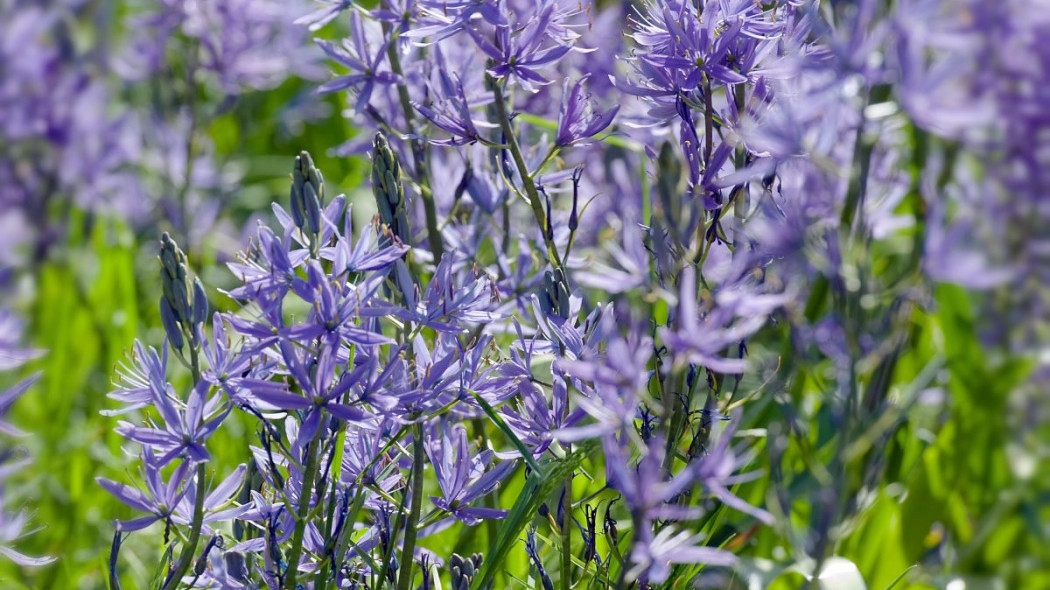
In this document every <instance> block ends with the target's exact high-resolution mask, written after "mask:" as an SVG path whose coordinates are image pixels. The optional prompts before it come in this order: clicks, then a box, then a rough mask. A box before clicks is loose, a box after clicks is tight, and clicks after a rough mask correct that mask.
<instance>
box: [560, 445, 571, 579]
mask: <svg viewBox="0 0 1050 590" xmlns="http://www.w3.org/2000/svg"><path fill="white" fill-rule="evenodd" d="M567 450H568V449H566V451H567ZM566 454H568V453H566ZM571 587H572V471H570V472H569V474H568V475H566V476H565V497H564V500H563V502H562V518H561V590H569V588H571Z"/></svg>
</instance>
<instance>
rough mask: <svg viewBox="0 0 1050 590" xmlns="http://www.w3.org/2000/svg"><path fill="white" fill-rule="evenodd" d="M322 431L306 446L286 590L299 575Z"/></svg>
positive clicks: (285, 578) (293, 583)
mask: <svg viewBox="0 0 1050 590" xmlns="http://www.w3.org/2000/svg"><path fill="white" fill-rule="evenodd" d="M322 431H323V429H322V428H318V430H317V432H316V433H315V434H314V437H313V439H312V440H311V441H310V444H308V445H307V446H306V469H305V470H304V471H303V486H302V488H301V489H300V491H299V509H298V511H297V513H296V516H295V530H294V531H293V532H292V547H291V549H289V550H288V560H287V561H288V574H287V575H286V576H285V577H284V587H285V589H286V590H295V579H296V577H297V576H298V575H299V558H300V557H301V556H302V554H303V536H304V535H305V533H306V521H307V518H306V513H307V512H308V511H309V510H310V498H311V497H312V496H313V488H314V478H315V477H316V476H317V441H318V440H319V439H320V436H321V432H322Z"/></svg>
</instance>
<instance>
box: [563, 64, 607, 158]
mask: <svg viewBox="0 0 1050 590" xmlns="http://www.w3.org/2000/svg"><path fill="white" fill-rule="evenodd" d="M588 77H589V76H584V77H582V78H580V79H579V80H578V81H577V82H576V84H574V85H573V87H572V90H571V91H570V90H569V80H568V79H566V80H565V86H564V90H563V94H562V103H561V110H560V111H559V112H558V134H557V137H556V139H555V145H556V146H558V147H566V146H569V145H572V144H574V143H577V142H580V141H582V140H584V139H588V138H591V137H594V136H595V135H597V134H599V133H601V132H602V130H604V129H605V128H606V127H608V126H609V124H611V123H612V121H613V118H614V117H615V116H616V112H617V111H619V110H620V107H619V105H617V106H614V107H613V108H611V109H609V110H608V111H605V113H598V112H595V111H594V110H593V108H592V106H591V101H590V97H589V96H587V95H584V94H583V83H584V81H585V80H587V78H588Z"/></svg>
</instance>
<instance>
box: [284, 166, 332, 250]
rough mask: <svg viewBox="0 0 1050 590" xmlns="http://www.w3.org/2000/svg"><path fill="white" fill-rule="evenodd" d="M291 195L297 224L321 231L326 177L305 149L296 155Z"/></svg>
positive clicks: (317, 231) (312, 230) (300, 227)
mask: <svg viewBox="0 0 1050 590" xmlns="http://www.w3.org/2000/svg"><path fill="white" fill-rule="evenodd" d="M290 197H291V206H292V220H293V221H294V222H295V226H296V227H298V228H299V229H300V230H302V231H304V232H309V233H314V234H316V233H320V231H321V208H322V206H323V204H324V177H323V176H322V175H321V171H320V170H318V169H317V168H316V167H315V166H314V161H313V158H311V157H310V153H309V152H307V151H305V150H304V151H301V152H299V155H298V156H296V157H295V165H294V166H293V167H292V186H291V189H290Z"/></svg>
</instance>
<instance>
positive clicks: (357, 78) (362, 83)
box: [317, 10, 399, 112]
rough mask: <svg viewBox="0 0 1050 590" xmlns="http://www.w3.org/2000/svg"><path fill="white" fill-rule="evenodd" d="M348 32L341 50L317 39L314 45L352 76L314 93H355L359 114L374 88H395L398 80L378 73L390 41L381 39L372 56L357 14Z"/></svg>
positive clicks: (332, 82) (389, 74) (355, 108)
mask: <svg viewBox="0 0 1050 590" xmlns="http://www.w3.org/2000/svg"><path fill="white" fill-rule="evenodd" d="M350 28H351V35H350V37H349V38H347V39H344V40H343V43H342V47H337V46H336V45H335V44H334V43H331V42H329V41H325V40H323V39H318V40H317V45H318V46H319V47H320V48H321V49H322V50H323V51H324V52H325V53H326V54H327V55H328V57H330V58H332V59H333V60H335V61H336V62H337V63H339V64H341V65H343V66H345V67H347V68H350V69H351V70H352V71H353V72H354V73H352V74H348V75H345V76H340V77H338V78H336V79H335V80H332V81H331V82H326V83H325V84H322V85H321V86H320V87H319V88H318V89H317V91H318V92H322V93H324V92H336V91H340V90H347V89H354V90H355V91H356V92H357V100H356V101H355V103H354V110H356V111H358V112H360V111H362V110H363V109H364V108H365V107H366V106H367V105H368V102H369V100H370V99H371V98H372V89H373V88H374V87H375V86H376V84H396V83H397V82H398V79H399V77H398V76H397V74H395V73H394V72H391V71H380V66H381V65H382V63H383V60H384V59H386V46H387V43H389V42H390V41H389V40H388V39H385V38H384V39H383V42H382V44H381V45H380V47H379V48H377V49H376V50H375V54H374V55H372V54H371V52H370V51H369V48H368V37H367V36H366V35H365V27H364V24H363V23H362V21H361V15H360V13H358V12H357V11H356V10H353V11H350Z"/></svg>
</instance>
